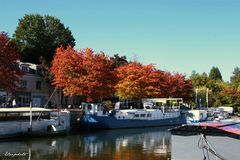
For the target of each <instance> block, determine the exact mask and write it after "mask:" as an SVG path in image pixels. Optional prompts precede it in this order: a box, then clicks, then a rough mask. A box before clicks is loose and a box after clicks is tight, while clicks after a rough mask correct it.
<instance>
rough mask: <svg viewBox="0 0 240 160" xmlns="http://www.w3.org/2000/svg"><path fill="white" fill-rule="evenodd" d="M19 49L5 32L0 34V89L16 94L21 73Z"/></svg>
mask: <svg viewBox="0 0 240 160" xmlns="http://www.w3.org/2000/svg"><path fill="white" fill-rule="evenodd" d="M17 60H19V53H18V50H17V47H16V46H15V45H14V44H13V43H12V42H11V41H10V39H9V37H8V35H7V34H6V33H5V32H1V33H0V77H1V78H0V89H2V90H5V91H7V92H14V91H16V90H18V89H19V85H18V83H19V76H20V75H21V72H20V71H19V68H18V64H17Z"/></svg>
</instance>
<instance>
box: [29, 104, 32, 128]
mask: <svg viewBox="0 0 240 160" xmlns="http://www.w3.org/2000/svg"><path fill="white" fill-rule="evenodd" d="M29 125H30V128H29V132H31V131H32V102H31V101H30V122H29Z"/></svg>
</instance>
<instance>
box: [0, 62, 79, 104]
mask: <svg viewBox="0 0 240 160" xmlns="http://www.w3.org/2000/svg"><path fill="white" fill-rule="evenodd" d="M18 64H19V69H20V70H21V71H22V72H23V76H21V77H20V84H19V85H20V86H19V87H20V88H21V90H20V91H17V92H15V93H7V92H5V91H2V90H1V91H0V107H12V106H13V102H14V103H15V102H16V106H18V107H27V106H30V101H31V102H32V106H33V107H45V106H49V105H51V106H63V107H67V106H68V105H71V106H75V107H77V106H79V105H80V104H81V103H82V97H81V96H73V97H65V96H63V93H62V92H61V91H60V90H54V88H53V87H52V86H51V84H49V83H47V82H45V80H44V77H43V75H42V69H41V66H40V65H37V64H32V63H25V62H18Z"/></svg>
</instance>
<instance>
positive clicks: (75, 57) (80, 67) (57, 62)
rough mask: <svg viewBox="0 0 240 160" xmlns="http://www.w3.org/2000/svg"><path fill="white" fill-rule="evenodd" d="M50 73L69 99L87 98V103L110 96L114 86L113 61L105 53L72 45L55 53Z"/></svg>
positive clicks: (54, 82) (55, 83)
mask: <svg viewBox="0 0 240 160" xmlns="http://www.w3.org/2000/svg"><path fill="white" fill-rule="evenodd" d="M51 73H52V74H53V76H54V78H53V84H54V85H55V86H56V87H57V88H61V89H63V91H64V95H66V96H74V95H85V96H87V97H88V101H98V100H101V99H102V98H109V97H111V95H112V93H113V89H114V84H115V76H114V72H113V68H112V61H111V60H110V58H109V57H108V56H106V55H105V54H104V53H103V52H100V53H94V51H93V50H92V49H90V48H86V49H82V50H79V51H76V50H74V49H73V48H72V47H71V46H68V47H67V49H64V48H63V47H60V48H58V49H57V50H56V55H55V57H54V60H53V63H52V67H51Z"/></svg>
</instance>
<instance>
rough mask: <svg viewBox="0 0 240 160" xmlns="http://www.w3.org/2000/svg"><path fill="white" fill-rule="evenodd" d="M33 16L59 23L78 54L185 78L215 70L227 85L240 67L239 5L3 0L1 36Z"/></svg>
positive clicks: (178, 0)
mask: <svg viewBox="0 0 240 160" xmlns="http://www.w3.org/2000/svg"><path fill="white" fill-rule="evenodd" d="M29 13H39V14H42V15H46V14H47V15H51V16H55V17H57V18H59V19H60V20H61V22H62V23H64V24H65V26H67V27H69V29H70V30H71V31H72V33H73V36H74V38H75V39H76V47H75V48H77V49H79V48H85V47H90V48H93V49H94V50H96V51H100V50H102V51H104V52H105V53H106V54H108V55H110V56H112V55H113V54H116V53H118V54H119V55H126V56H127V58H128V59H130V60H138V61H140V62H142V63H144V64H149V63H153V64H155V65H156V67H157V68H159V69H161V70H165V71H170V72H180V73H184V74H187V75H190V74H191V72H192V70H196V71H197V72H200V73H201V72H206V73H209V71H210V69H211V68H212V66H217V67H219V69H220V71H221V73H222V75H223V78H224V80H226V81H229V78H230V76H231V75H232V71H233V69H234V68H235V67H236V66H239V67H240V1H239V0H120V1H119V0H72V1H70V0H39V1H34V0H0V31H6V32H8V33H9V35H10V36H12V34H13V33H14V31H15V29H16V26H17V24H18V19H20V18H22V17H23V16H24V15H25V14H29Z"/></svg>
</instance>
